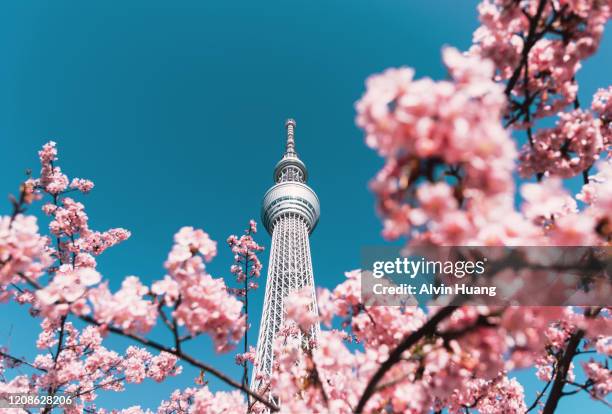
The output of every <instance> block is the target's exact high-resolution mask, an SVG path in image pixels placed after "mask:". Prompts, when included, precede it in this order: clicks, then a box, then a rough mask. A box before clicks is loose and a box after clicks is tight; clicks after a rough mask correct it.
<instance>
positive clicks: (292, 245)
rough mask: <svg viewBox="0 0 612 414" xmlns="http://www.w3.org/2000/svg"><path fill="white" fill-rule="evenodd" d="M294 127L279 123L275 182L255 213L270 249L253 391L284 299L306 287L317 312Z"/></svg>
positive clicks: (311, 196)
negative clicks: (283, 140)
mask: <svg viewBox="0 0 612 414" xmlns="http://www.w3.org/2000/svg"><path fill="white" fill-rule="evenodd" d="M295 125H296V124H295V121H294V120H293V119H288V120H287V122H286V123H285V127H286V129H287V144H286V149H285V154H284V155H283V157H282V158H281V160H280V161H279V162H278V163H277V164H276V167H275V168H274V177H273V178H274V182H275V184H274V185H273V186H272V187H271V188H270V189H269V190H268V191H267V192H266V194H265V195H264V199H263V204H262V209H261V218H262V222H263V224H264V226H265V228H266V230H267V231H268V233H270V235H271V236H272V248H271V250H270V262H269V264H268V277H267V280H266V293H265V298H264V305H263V314H262V317H261V324H260V327H259V339H258V341H257V353H256V356H255V369H254V372H253V377H252V381H251V389H253V390H258V389H259V388H260V386H261V385H262V384H261V376H262V374H263V377H264V378H267V377H268V376H269V375H270V374H271V373H272V363H273V359H274V350H273V345H274V339H275V338H276V335H277V333H278V331H279V330H280V328H281V326H282V324H283V321H284V319H285V310H284V308H285V299H286V298H287V295H289V293H291V292H293V291H296V290H300V289H303V288H307V289H309V290H310V293H311V297H312V301H311V304H310V308H311V311H313V312H318V310H317V305H316V296H315V289H314V276H313V272H312V261H311V258H310V242H309V240H308V236H309V234H310V233H312V231H313V230H314V229H315V227H316V226H317V223H318V221H319V199H318V197H317V195H316V194H315V192H314V191H313V190H312V189H311V188H310V187H309V186H308V185H306V180H307V179H308V170H307V169H306V165H305V164H304V163H303V162H302V160H300V159H299V157H298V155H297V153H296V151H295V139H294V129H295ZM318 330H319V327H318V324H315V327H314V328H313V329H312V330H311V332H310V333H309V336H310V337H309V338H305V339H312V340H316V337H317V333H318ZM258 376H259V377H260V378H259V379H258Z"/></svg>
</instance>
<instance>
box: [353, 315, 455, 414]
mask: <svg viewBox="0 0 612 414" xmlns="http://www.w3.org/2000/svg"><path fill="white" fill-rule="evenodd" d="M456 308H457V307H456V306H445V307H444V308H442V309H440V311H438V313H436V314H435V315H434V316H432V317H431V318H430V319H429V320H428V321H427V322H425V324H424V325H423V326H421V327H420V328H419V329H417V330H416V331H414V332H413V333H411V334H410V335H408V336H407V337H406V338H404V340H403V341H402V342H400V344H399V345H398V346H397V347H396V348H395V349H394V350H393V351H391V353H390V354H389V357H388V358H387V360H386V361H385V362H383V363H382V364H381V366H380V367H379V368H378V370H377V371H376V373H374V375H373V376H372V378H371V379H370V381H369V382H368V385H367V386H366V388H365V390H364V392H363V394H362V396H361V399H360V400H359V403H358V404H357V408H356V409H355V413H358V414H360V413H362V412H363V409H364V408H365V405H366V404H367V402H368V401H369V399H370V397H372V395H374V393H375V392H376V388H377V386H378V383H379V382H380V381H381V380H382V379H383V377H384V376H385V374H386V373H387V371H389V370H390V369H391V367H392V366H393V365H395V364H396V363H398V362H399V361H400V359H401V356H402V354H403V353H404V352H405V351H407V350H408V349H410V348H411V347H412V346H413V345H415V344H416V343H417V342H418V341H420V340H421V339H422V338H424V337H426V336H429V335H433V334H434V333H435V332H436V329H437V327H438V324H439V323H440V322H441V321H443V320H444V319H446V318H447V317H449V316H450V315H451V314H452V313H453V312H454V311H455V309H456Z"/></svg>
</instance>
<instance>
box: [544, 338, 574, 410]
mask: <svg viewBox="0 0 612 414" xmlns="http://www.w3.org/2000/svg"><path fill="white" fill-rule="evenodd" d="M582 338H584V331H583V330H582V329H579V330H577V331H576V332H574V333H573V334H572V335H571V336H570V339H569V341H568V343H567V346H566V347H565V351H564V352H563V356H562V357H561V360H560V361H559V365H558V367H557V370H556V372H555V380H554V382H553V386H552V388H551V390H550V395H549V396H548V400H546V405H545V406H544V409H543V410H542V414H552V413H554V412H555V410H556V409H557V405H558V404H559V400H560V399H561V397H562V396H563V386H564V385H565V383H566V380H567V373H568V371H569V368H570V364H571V363H572V359H574V356H575V355H576V352H577V349H578V345H579V344H580V341H581V340H582Z"/></svg>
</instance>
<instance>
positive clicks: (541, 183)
mask: <svg viewBox="0 0 612 414" xmlns="http://www.w3.org/2000/svg"><path fill="white" fill-rule="evenodd" d="M611 8H612V2H610V1H609V0H571V1H570V0H484V1H483V2H482V3H481V4H480V5H479V7H478V12H479V17H480V22H481V26H480V27H479V28H478V29H477V30H476V31H475V32H474V39H473V40H474V43H473V46H472V47H471V48H470V49H469V50H467V51H465V52H460V51H458V50H456V49H453V48H450V47H448V48H445V49H444V50H443V51H442V59H443V62H444V64H445V66H446V68H447V69H448V74H449V77H448V79H446V80H440V81H435V80H432V79H428V78H422V79H415V78H414V71H413V70H412V69H410V68H392V69H388V70H387V71H385V72H384V73H382V74H378V75H374V76H372V77H371V78H369V79H368V81H367V84H366V91H365V93H364V95H363V97H362V98H361V99H360V100H359V101H358V102H357V104H356V110H357V120H356V122H357V124H358V125H359V127H361V128H362V129H363V130H364V132H365V136H366V143H367V145H369V146H370V147H371V148H373V149H375V150H376V151H377V152H378V153H379V154H380V156H382V157H383V158H384V160H385V165H384V167H383V168H382V169H381V171H379V172H378V174H377V175H376V177H375V179H374V180H373V181H372V183H371V189H372V191H373V192H374V193H375V195H376V197H377V209H378V212H379V214H380V216H381V219H382V222H383V228H384V229H383V235H384V236H385V237H387V238H389V239H397V238H405V240H406V244H407V245H410V246H422V245H432V246H453V245H454V246H457V245H474V246H521V245H523V246H534V245H537V246H609V245H610V241H611V238H612V224H611V223H612V186H611V185H610V179H612V163H611V161H610V156H609V150H610V145H611V139H612V138H611V137H612V124H611V119H612V100H611V99H610V96H611V95H612V87H610V86H608V87H607V88H602V89H600V90H599V91H597V92H596V94H595V96H594V97H593V99H592V102H591V103H590V106H586V107H585V106H583V105H581V103H580V102H579V100H578V83H577V80H576V76H577V73H578V71H579V69H580V66H581V62H583V61H584V60H585V59H587V58H588V57H589V56H591V55H593V54H594V53H596V51H597V49H598V45H599V43H600V41H601V38H602V35H603V31H604V28H605V25H606V23H607V21H608V20H609V18H610V13H611ZM517 143H524V144H522V145H517ZM39 158H40V163H41V168H40V174H38V175H36V176H31V177H28V178H27V179H26V180H25V182H24V183H23V184H22V185H21V188H20V191H19V194H18V196H17V197H13V198H12V199H11V202H12V212H11V214H9V215H8V216H2V217H0V298H1V299H2V300H3V301H15V302H17V303H19V304H21V305H23V308H24V311H25V310H26V309H27V310H28V311H29V312H30V314H31V315H32V317H35V318H38V320H40V326H41V332H40V334H39V335H38V339H37V340H36V347H37V348H38V349H39V350H40V354H39V355H38V356H37V357H36V358H35V359H34V360H32V361H28V360H24V359H23V358H20V357H17V356H16V354H15V352H14V350H11V349H7V348H3V349H1V350H0V379H2V381H1V382H0V397H2V396H4V395H7V394H9V393H33V394H45V395H58V394H64V395H71V396H72V397H73V398H74V403H73V404H72V405H69V406H67V407H66V408H65V410H66V411H67V412H69V413H72V412H74V413H80V412H105V411H104V410H103V409H99V408H98V407H96V404H95V400H96V397H97V395H98V393H99V392H100V391H101V390H104V391H111V392H112V391H122V390H123V389H124V387H125V385H126V384H127V383H140V382H142V381H143V380H144V379H146V378H151V379H153V380H155V381H164V380H165V379H166V378H168V377H170V376H176V375H184V374H181V367H182V365H191V366H193V367H196V368H197V369H199V370H201V371H202V372H206V373H210V374H211V375H214V376H216V377H218V378H219V379H221V380H222V381H224V382H225V383H227V384H229V385H230V386H231V387H233V388H234V391H231V392H214V391H211V390H210V389H209V387H208V385H207V384H206V383H205V382H204V381H202V380H201V379H200V380H199V381H198V379H196V386H193V387H190V388H187V389H183V390H176V391H175V392H174V393H172V394H171V395H169V396H168V397H167V398H165V399H164V400H163V401H161V402H160V405H159V407H158V409H157V412H159V413H168V414H169V413H221V412H224V413H234V412H235V413H245V412H254V413H258V412H265V411H281V412H287V413H319V412H330V413H351V412H357V413H361V412H367V413H375V412H384V413H415V414H416V413H429V412H436V413H442V412H449V413H452V414H455V413H469V412H471V411H474V412H479V413H483V414H486V413H500V412H504V413H526V412H532V411H533V412H535V411H540V412H543V413H546V414H549V413H552V412H554V411H555V410H556V409H557V408H558V407H559V404H560V403H562V399H563V398H570V396H571V395H573V394H577V393H587V394H588V395H589V396H590V397H591V398H592V399H593V400H594V402H593V403H594V404H595V403H596V404H605V405H608V406H610V405H611V404H610V402H609V401H608V400H606V398H607V395H608V394H609V393H610V391H612V374H611V372H610V369H609V358H610V357H611V356H612V322H611V320H610V308H609V307H603V306H598V307H594V306H591V307H511V306H479V307H475V306H467V305H452V306H442V307H440V306H429V307H426V308H424V307H418V306H404V307H392V306H389V307H384V306H369V305H368V304H367V303H366V302H364V300H363V297H362V292H361V283H360V278H361V272H360V271H358V270H356V271H351V272H348V273H347V274H346V281H344V282H343V283H341V284H340V285H339V286H337V287H336V288H334V289H332V290H327V289H320V290H319V292H318V305H319V317H318V318H317V317H316V316H315V315H313V314H312V313H310V312H309V311H308V309H307V305H306V304H307V303H308V301H307V300H304V292H295V293H294V294H293V297H292V298H291V300H290V301H289V305H288V308H287V319H288V321H287V324H286V326H285V328H284V329H283V330H282V332H281V333H280V334H279V337H278V339H277V344H276V358H275V366H274V369H273V374H272V375H271V377H270V378H268V379H266V381H264V382H263V383H264V385H263V386H262V388H261V389H258V390H251V389H250V388H249V385H248V383H249V381H248V373H249V369H248V364H250V363H252V362H253V350H252V349H251V348H249V342H248V336H247V332H248V328H249V319H248V294H249V292H250V291H251V290H252V289H255V288H256V287H257V283H256V281H255V279H256V278H257V277H258V276H259V275H260V271H261V263H260V262H259V259H258V258H257V253H258V252H260V251H261V250H262V248H261V246H259V245H258V244H257V243H256V242H255V241H254V239H253V236H254V235H255V233H256V225H255V223H254V222H251V223H250V224H249V228H248V229H247V231H246V233H245V234H244V235H242V236H241V237H237V236H230V238H229V239H228V240H227V242H228V244H229V246H230V248H231V249H232V252H233V254H234V255H235V262H234V263H233V265H232V266H231V268H230V272H229V273H231V274H233V275H234V276H235V279H236V281H235V283H237V287H232V286H228V284H227V283H226V282H225V281H224V280H223V278H215V277H213V276H212V275H211V274H209V272H208V271H207V263H209V262H210V261H211V260H212V259H213V258H214V257H215V255H216V253H217V244H216V242H214V241H213V240H211V239H210V237H209V235H208V234H207V233H205V232H204V231H203V230H199V229H194V228H192V227H184V228H182V229H179V231H178V232H177V233H176V235H175V237H174V245H173V246H172V248H171V250H170V252H169V254H168V257H167V259H166V262H165V264H164V267H165V270H166V274H165V276H164V277H163V278H162V279H160V280H158V281H156V282H154V283H153V284H151V286H147V285H144V284H143V283H142V282H141V281H140V280H139V279H138V278H137V277H135V276H128V277H126V278H125V279H124V281H123V283H122V285H121V288H120V289H119V290H118V291H116V292H112V291H111V290H110V289H109V285H108V282H107V281H105V280H104V279H103V276H102V275H103V269H98V266H97V263H96V257H97V256H99V255H100V254H102V253H103V252H104V251H105V250H106V249H108V248H111V247H113V246H114V245H116V244H118V243H120V242H122V241H124V240H126V239H127V238H128V237H129V236H130V233H129V232H128V231H127V230H124V229H110V230H107V231H103V232H100V231H96V230H93V229H90V228H89V224H88V216H87V214H86V212H85V207H84V205H83V204H82V202H81V201H79V200H80V199H77V198H78V197H79V196H80V194H83V193H87V192H89V191H91V190H92V189H93V183H92V182H91V181H88V180H84V179H80V178H74V179H72V180H70V179H69V178H68V177H67V176H66V175H65V174H64V172H63V171H62V170H61V169H60V167H59V166H58V164H57V162H58V156H57V149H56V145H55V143H53V142H50V143H47V144H46V145H45V146H44V147H43V148H42V150H41V151H40V152H39ZM516 172H518V173H519V174H520V175H521V176H522V177H523V178H524V180H525V182H524V183H523V184H522V185H518V184H519V183H518V182H517V180H516V179H515V176H514V175H513V174H515V173H516ZM576 176H577V177H580V178H581V179H582V188H581V189H580V191H577V192H575V193H576V194H574V193H573V192H572V191H570V189H569V187H568V186H567V185H565V184H566V183H567V180H568V179H571V178H572V177H576ZM517 198H518V199H520V205H519V206H518V207H517V206H516V205H517V203H516V202H515V200H516V199H517ZM36 204H40V205H41V208H42V211H43V212H44V214H46V215H48V216H49V217H50V219H51V221H50V225H49V229H48V231H47V232H45V233H46V235H43V234H42V233H43V232H41V230H40V229H39V227H38V225H37V220H36V218H35V216H33V215H30V213H29V211H28V209H30V208H33V206H34V205H36ZM76 321H79V322H78V324H79V326H85V327H84V328H82V329H78V328H77V327H76V325H75V322H76ZM315 323H322V324H323V326H324V327H327V328H328V329H324V330H323V331H322V332H321V334H320V337H319V339H318V342H317V344H309V345H310V346H304V343H303V341H302V340H301V337H302V335H301V332H306V331H308V330H309V329H311V327H312V325H313V324H315ZM157 325H159V326H164V327H165V328H166V329H168V331H169V332H170V333H171V336H172V338H173V341H172V342H170V343H161V342H157V341H155V340H153V339H151V338H150V335H149V334H150V332H151V330H152V329H153V327H155V326H157ZM109 335H120V336H123V337H127V338H129V339H131V340H132V341H133V343H134V346H132V347H129V348H128V349H127V350H126V351H125V352H124V353H118V352H116V351H113V350H110V349H108V348H107V347H106V346H105V344H104V341H105V338H106V337H108V336H109ZM200 335H206V336H209V337H211V338H212V340H213V342H214V344H215V348H216V351H217V352H230V351H231V350H232V349H234V347H235V346H236V345H238V344H239V343H240V342H241V341H242V350H241V351H242V352H240V353H239V354H237V355H236V361H237V363H238V364H239V365H241V366H242V367H243V377H242V379H241V380H235V379H232V378H230V377H229V376H228V375H226V374H224V373H223V372H221V371H219V370H218V369H216V368H215V367H214V366H211V365H210V364H207V363H206V362H204V361H203V360H202V359H201V357H199V356H197V355H192V354H190V353H188V352H186V351H185V350H184V347H183V345H184V343H185V342H186V341H190V340H192V339H193V338H195V337H197V336H200ZM582 354H589V359H588V360H583V361H582V362H580V363H579V361H578V360H577V359H576V358H577V357H578V356H580V355H582ZM23 365H25V366H29V367H30V368H31V369H32V370H33V372H34V373H33V374H31V375H17V376H15V375H11V374H10V373H11V369H12V368H15V367H17V366H23ZM578 365H580V366H578ZM527 367H535V369H536V372H537V374H536V375H537V377H538V378H539V379H540V380H541V381H542V390H541V392H539V393H538V394H537V395H525V391H524V389H523V386H522V385H521V384H520V383H519V382H518V381H517V380H516V379H515V378H512V374H511V372H512V371H513V370H516V369H522V368H527ZM578 370H581V375H576V373H577V371H578ZM578 377H584V378H586V380H584V381H581V380H578V379H577V378H578ZM270 395H273V396H274V397H275V398H274V399H270V398H269V396H270ZM278 402H280V404H279V403H278ZM53 409H54V408H53V407H52V406H50V405H47V406H46V407H45V408H43V410H42V411H43V412H45V413H48V412H51V411H52V410H53ZM22 411H24V410H19V409H15V412H22ZM147 411H149V410H145V409H142V408H140V407H138V406H134V407H131V408H127V409H125V410H116V412H125V413H142V412H147Z"/></svg>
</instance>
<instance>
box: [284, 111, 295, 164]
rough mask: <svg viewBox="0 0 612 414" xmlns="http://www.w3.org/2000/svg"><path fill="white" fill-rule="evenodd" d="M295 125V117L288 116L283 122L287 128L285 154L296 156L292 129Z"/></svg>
mask: <svg viewBox="0 0 612 414" xmlns="http://www.w3.org/2000/svg"><path fill="white" fill-rule="evenodd" d="M295 126H296V122H295V119H293V118H289V119H287V121H286V122H285V128H287V147H286V149H285V155H288V156H296V153H295V135H294V129H295Z"/></svg>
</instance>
